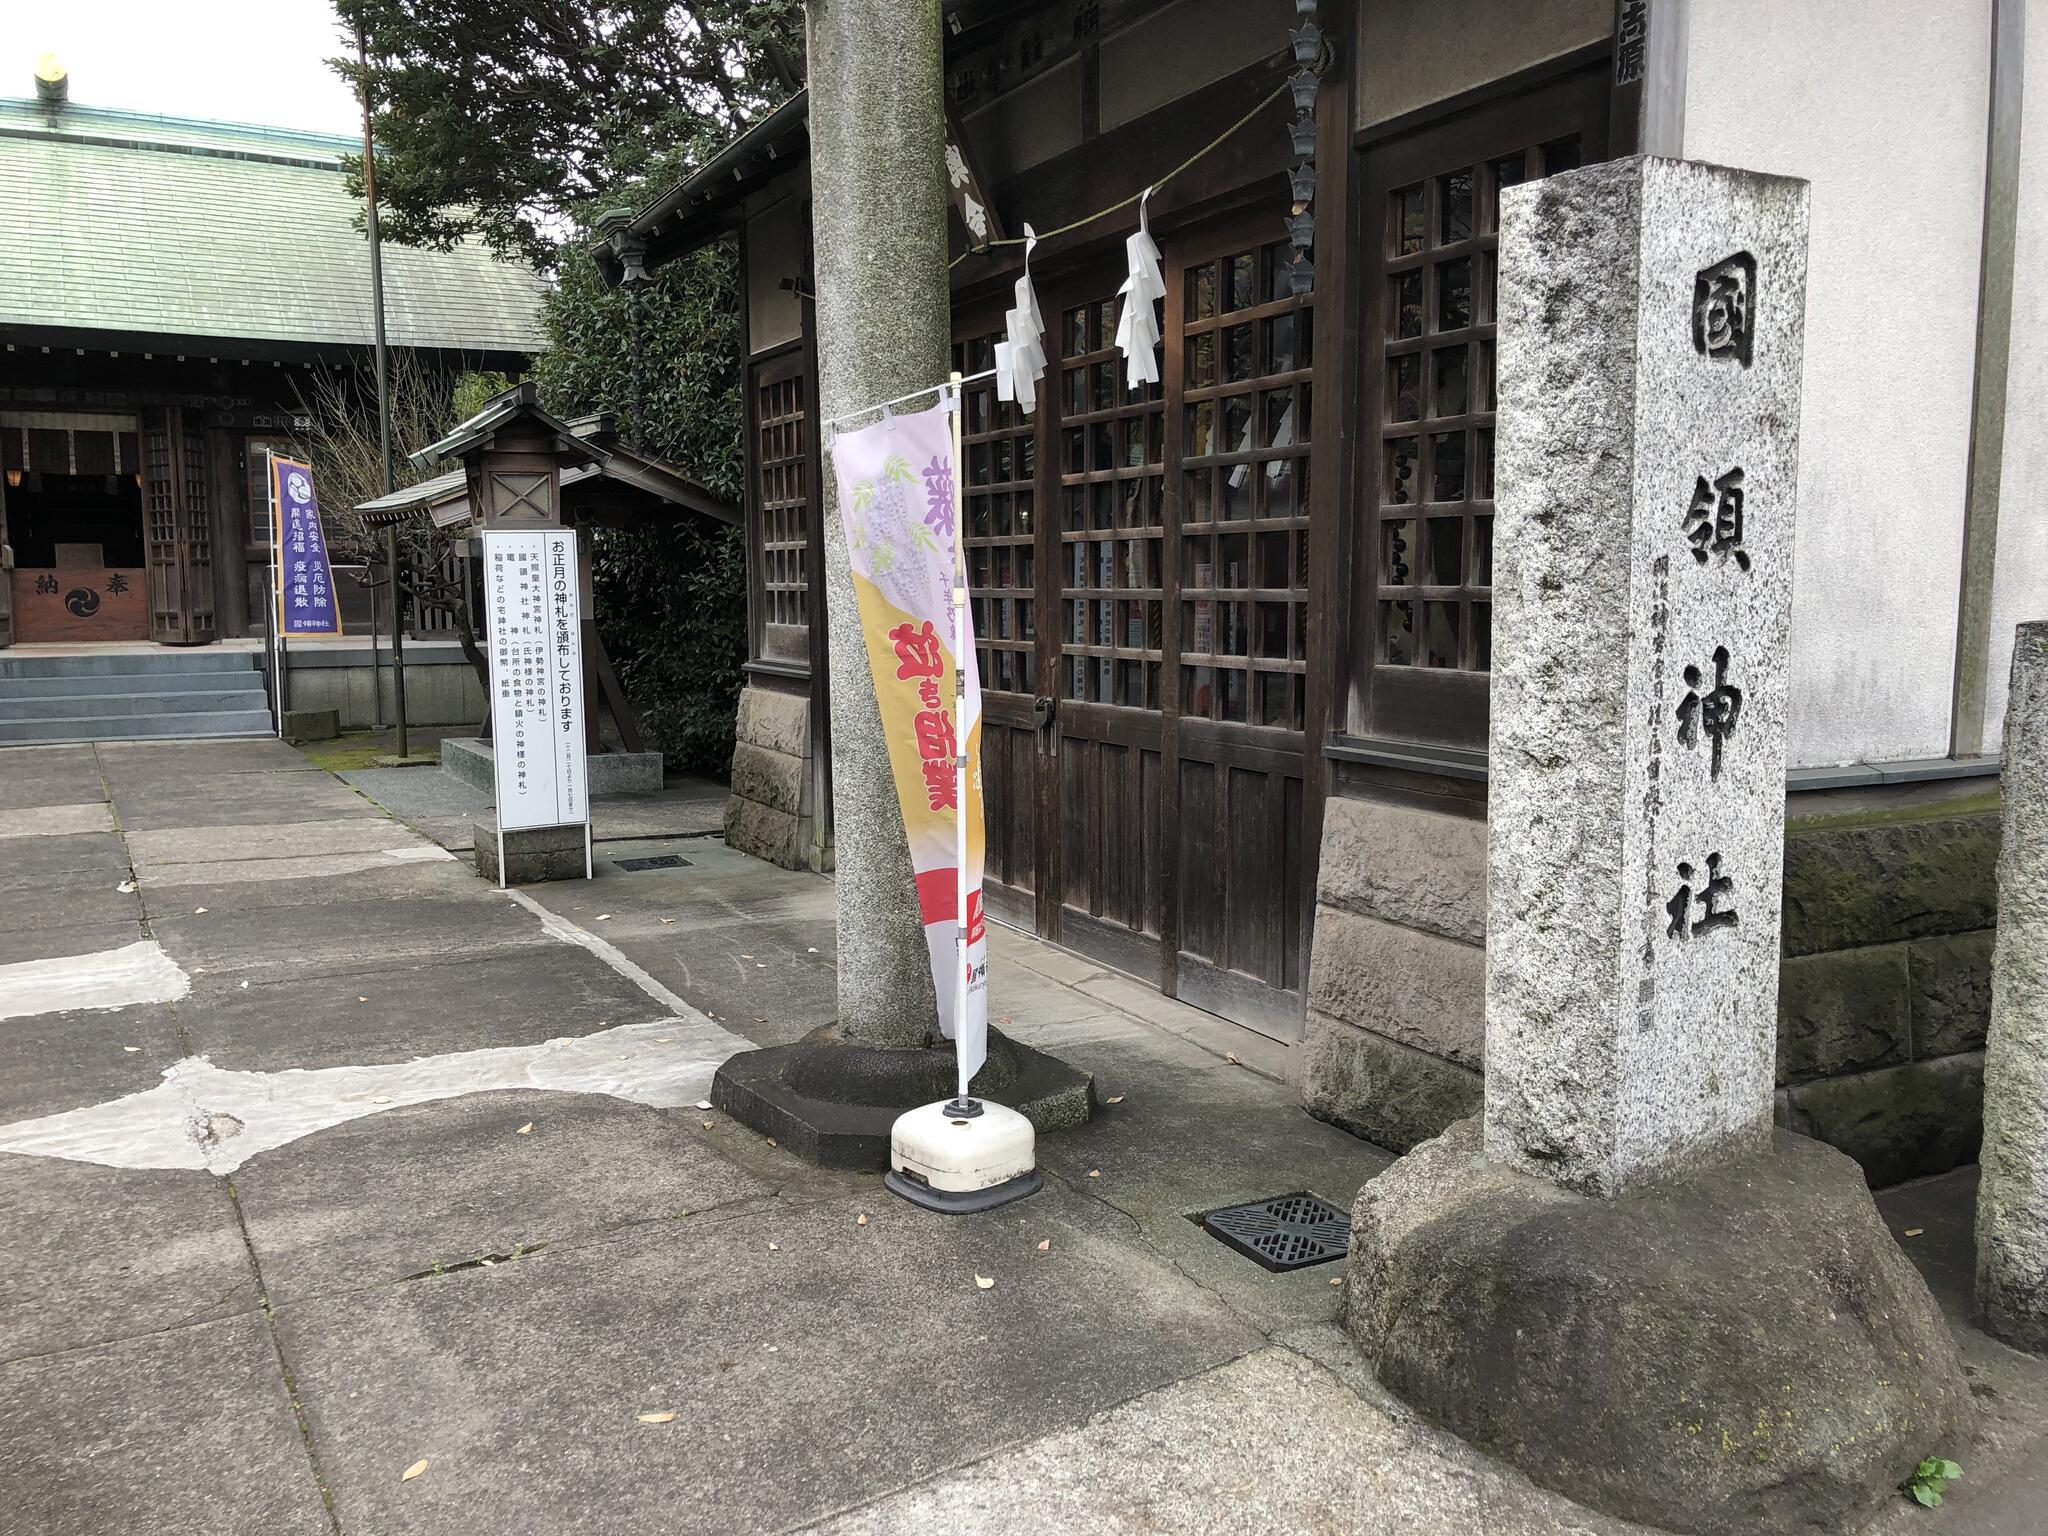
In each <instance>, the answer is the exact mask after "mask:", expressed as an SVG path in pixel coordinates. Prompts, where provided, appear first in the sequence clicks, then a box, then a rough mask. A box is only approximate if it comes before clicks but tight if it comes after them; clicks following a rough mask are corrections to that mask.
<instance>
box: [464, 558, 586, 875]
mask: <svg viewBox="0 0 2048 1536" xmlns="http://www.w3.org/2000/svg"><path fill="white" fill-rule="evenodd" d="M480 537H481V538H482V539H483V544H484V599H485V608H486V611H487V616H488V625H489V631H490V635H489V638H490V657H491V744H492V757H493V759H494V761H495V764H496V769H497V789H498V830H499V832H500V833H504V832H512V831H517V830H519V829H521V828H524V827H556V826H588V825H589V822H590V772H589V761H588V759H587V758H586V757H585V755H584V749H583V626H582V617H583V616H582V613H581V611H580V605H579V599H578V593H577V581H576V534H575V531H574V530H573V529H569V528H538V529H532V530H528V529H516V530H515V529H487V530H485V531H484V532H483V533H482V534H481V535H480ZM499 867H500V868H501V869H502V868H503V859H502V857H501V858H500V860H499Z"/></svg>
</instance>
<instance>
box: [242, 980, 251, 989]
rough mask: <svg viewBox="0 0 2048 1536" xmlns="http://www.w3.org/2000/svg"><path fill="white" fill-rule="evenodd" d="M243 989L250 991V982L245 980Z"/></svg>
mask: <svg viewBox="0 0 2048 1536" xmlns="http://www.w3.org/2000/svg"><path fill="white" fill-rule="evenodd" d="M242 990H243V991H244V992H246V991H248V990H249V983H247V982H246V981H245V982H243V983H242Z"/></svg>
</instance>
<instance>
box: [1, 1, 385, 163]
mask: <svg viewBox="0 0 2048 1536" xmlns="http://www.w3.org/2000/svg"><path fill="white" fill-rule="evenodd" d="M340 51H341V35H340V31H339V28H338V26H337V23H336V22H335V19H334V7H333V5H332V4H331V3H330V0H0V97H6V96H14V97H24V96H33V95H34V94H35V68H36V60H37V59H39V58H41V57H42V55H43V54H45V53H55V54H56V55H57V57H58V58H59V59H60V60H61V61H62V62H63V64H64V67H65V68H66V69H68V70H69V71H70V72H71V99H72V100H73V101H78V102H84V103H87V104H89V105H91V106H95V107H125V108H128V109H130V110H132V111H137V112H156V113H163V114H167V115H169V116H173V117H206V118H213V119H215V120H217V121H225V122H237V123H264V124H267V125H270V126H273V127H280V128H307V129H312V130H314V131H316V132H321V133H340V134H351V135H360V134H361V133H362V117H361V114H360V112H359V111H358V109H357V107H356V104H355V98H354V97H352V96H351V95H350V94H349V91H348V87H347V86H345V85H343V84H342V82H341V79H340V77H339V76H337V75H336V74H335V73H334V71H333V70H331V69H329V68H328V67H327V65H326V63H325V62H324V61H325V60H326V59H327V58H329V57H330V56H332V55H334V54H336V53H339V52H340Z"/></svg>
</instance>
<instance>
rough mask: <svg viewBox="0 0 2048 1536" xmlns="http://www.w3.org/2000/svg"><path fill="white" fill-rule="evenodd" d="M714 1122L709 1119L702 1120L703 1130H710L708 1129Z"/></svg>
mask: <svg viewBox="0 0 2048 1536" xmlns="http://www.w3.org/2000/svg"><path fill="white" fill-rule="evenodd" d="M715 1123H716V1122H715V1121H711V1120H706V1121H705V1122H704V1129H705V1130H707V1131H708V1130H710V1129H711V1127H712V1126H713V1125H714V1124H715Z"/></svg>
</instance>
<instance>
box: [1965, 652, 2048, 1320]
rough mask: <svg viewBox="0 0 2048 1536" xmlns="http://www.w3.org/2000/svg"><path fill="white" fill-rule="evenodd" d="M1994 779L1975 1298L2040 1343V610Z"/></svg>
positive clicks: (2043, 1201) (2045, 1265)
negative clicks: (1997, 839) (1995, 845)
mask: <svg viewBox="0 0 2048 1536" xmlns="http://www.w3.org/2000/svg"><path fill="white" fill-rule="evenodd" d="M2000 785H2001V788H2002V790H2003V792H2004V797H2005V806H2004V828H2003V832H2004V835H2003V839H2002V842H2001V845H2000V850H1999V858H1998V943H1997V947H1996V948H1995V949H1994V950H1993V952H1992V960H1991V1033H1990V1036H1989V1038H1988V1039H1987V1041H1986V1042H1985V1049H1984V1150H1983V1153H1982V1156H1981V1162H1982V1167H1983V1171H1984V1172H1983V1184H1982V1185H1981V1186H1980V1189H1979V1192H1978V1195H1977V1305H1978V1307H1979V1308H1980V1309H1981V1310H1982V1312H1983V1314H1984V1327H1985V1329H1986V1331H1988V1332H1990V1333H1993V1334H1996V1335H1997V1336H1998V1337H1999V1338H2001V1339H2003V1340H2005V1341H2006V1342H2007V1343H2008V1344H2012V1345H2016V1346H2017V1347H2018V1348H2021V1349H2030V1350H2034V1351H2036V1352H2048V622H2043V623H2033V624H2022V625H2020V626H2019V635H2018V638H2017V640H2016V641H2015V642H2014V645H2013V652H2012V691H2011V693H2010V694H2008V695H2007V698H2006V705H2005V761H2004V765H2003V768H2002V771H2001V774H2000Z"/></svg>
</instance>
